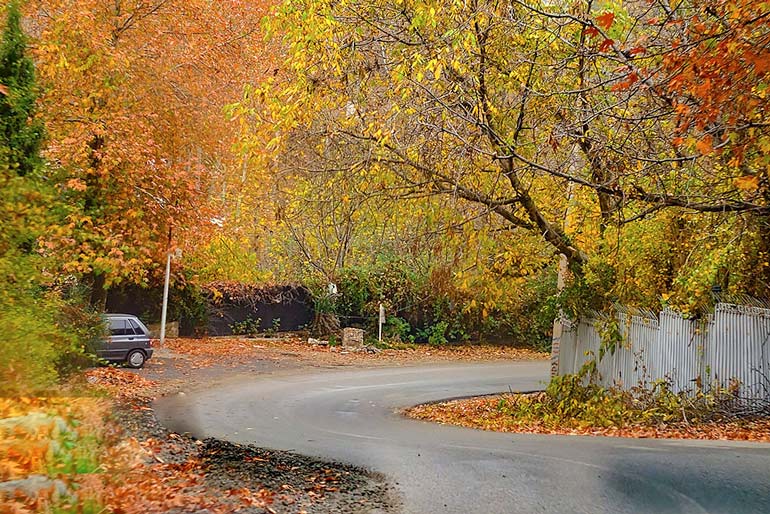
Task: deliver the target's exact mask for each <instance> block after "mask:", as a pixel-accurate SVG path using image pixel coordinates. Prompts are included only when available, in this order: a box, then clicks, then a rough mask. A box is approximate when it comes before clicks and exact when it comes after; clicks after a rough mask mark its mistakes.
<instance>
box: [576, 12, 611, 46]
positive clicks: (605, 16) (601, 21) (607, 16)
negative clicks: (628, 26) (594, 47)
mask: <svg viewBox="0 0 770 514" xmlns="http://www.w3.org/2000/svg"><path fill="white" fill-rule="evenodd" d="M614 21H615V13H614V12H612V11H606V12H604V13H602V14H600V15H599V16H597V17H596V23H597V25H598V26H599V27H601V28H602V29H604V31H605V32H606V31H608V30H610V27H612V23H613V22H614ZM583 32H584V34H585V35H586V36H589V37H596V36H599V35H600V34H601V33H600V32H599V29H598V28H597V27H596V25H593V24H591V25H588V26H587V27H586V28H585V29H584V31H583ZM610 41H611V40H610Z"/></svg>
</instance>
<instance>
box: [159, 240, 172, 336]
mask: <svg viewBox="0 0 770 514" xmlns="http://www.w3.org/2000/svg"><path fill="white" fill-rule="evenodd" d="M170 278H171V227H169V228H168V246H167V248H166V276H165V279H164V280H163V305H162V307H161V310H160V346H161V347H162V346H163V343H164V342H165V341H166V312H167V311H168V283H169V280H170Z"/></svg>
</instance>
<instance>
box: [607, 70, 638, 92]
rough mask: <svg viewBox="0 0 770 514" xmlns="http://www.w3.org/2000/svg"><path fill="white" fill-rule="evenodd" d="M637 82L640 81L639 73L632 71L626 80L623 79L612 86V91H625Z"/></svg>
mask: <svg viewBox="0 0 770 514" xmlns="http://www.w3.org/2000/svg"><path fill="white" fill-rule="evenodd" d="M637 82H639V74H637V73H636V72H635V71H632V72H630V73H629V74H628V75H626V78H625V79H624V80H621V81H620V82H618V83H617V84H615V85H614V86H612V91H625V90H626V89H628V88H630V87H631V86H633V85H634V84H636V83H637Z"/></svg>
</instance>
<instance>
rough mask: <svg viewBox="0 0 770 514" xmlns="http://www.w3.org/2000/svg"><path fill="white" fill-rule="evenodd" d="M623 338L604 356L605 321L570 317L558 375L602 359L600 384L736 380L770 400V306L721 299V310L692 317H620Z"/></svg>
mask: <svg viewBox="0 0 770 514" xmlns="http://www.w3.org/2000/svg"><path fill="white" fill-rule="evenodd" d="M617 323H618V328H619V331H620V333H621V335H622V343H621V345H619V347H618V348H616V350H615V352H614V353H612V352H606V353H605V355H604V357H603V358H602V359H599V355H600V351H599V349H600V346H601V336H600V334H599V330H600V329H601V327H602V326H603V325H605V326H606V324H605V323H603V322H602V321H601V320H600V319H597V318H593V319H581V320H580V321H578V322H566V326H565V327H564V332H563V333H562V337H561V342H560V349H559V374H560V375H564V374H568V373H578V372H579V371H580V369H581V367H582V366H583V365H584V364H585V363H586V362H587V361H589V360H594V359H597V360H598V362H597V370H598V372H599V376H598V379H599V383H601V384H602V385H605V386H616V387H620V388H624V389H629V388H632V387H635V386H640V385H641V386H644V387H648V386H649V385H650V384H652V383H653V382H654V381H656V380H659V379H664V380H668V381H670V382H671V384H672V386H673V390H674V391H676V392H679V391H691V390H694V389H695V388H696V385H697V383H698V381H700V384H702V385H703V387H709V386H711V385H713V384H721V385H722V386H728V385H729V384H730V383H731V382H733V381H735V380H737V381H739V382H740V384H741V391H740V394H741V396H742V397H744V398H749V399H757V400H760V399H764V400H770V309H765V308H759V307H751V306H746V305H733V304H728V303H719V304H717V306H716V308H715V310H714V314H713V315H710V316H708V317H707V318H705V319H696V320H690V319H686V318H684V317H683V316H682V315H680V314H678V313H676V312H674V311H671V310H665V311H663V312H661V313H660V314H659V315H657V316H656V315H655V314H654V313H651V312H621V313H619V314H618V315H617Z"/></svg>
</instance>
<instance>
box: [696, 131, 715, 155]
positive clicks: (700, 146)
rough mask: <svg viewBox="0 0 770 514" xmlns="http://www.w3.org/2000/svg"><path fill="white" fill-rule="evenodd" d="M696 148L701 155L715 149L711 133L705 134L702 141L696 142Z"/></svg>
mask: <svg viewBox="0 0 770 514" xmlns="http://www.w3.org/2000/svg"><path fill="white" fill-rule="evenodd" d="M695 148H696V149H697V150H698V151H699V152H700V153H701V155H708V154H710V153H711V152H712V150H713V149H714V146H713V138H712V137H711V136H710V135H707V136H705V137H704V138H702V139H701V140H700V141H698V142H697V143H695Z"/></svg>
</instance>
